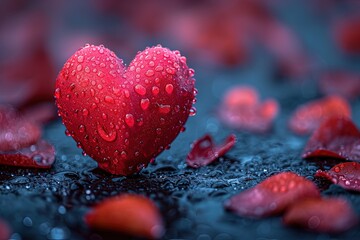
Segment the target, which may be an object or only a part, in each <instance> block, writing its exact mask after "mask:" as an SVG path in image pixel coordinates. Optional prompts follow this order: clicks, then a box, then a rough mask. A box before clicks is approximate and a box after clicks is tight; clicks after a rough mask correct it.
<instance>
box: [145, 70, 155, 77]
mask: <svg viewBox="0 0 360 240" xmlns="http://www.w3.org/2000/svg"><path fill="white" fill-rule="evenodd" d="M154 74H155V72H154V71H153V70H151V69H150V70H147V71H146V73H145V75H146V76H148V77H152V76H154Z"/></svg>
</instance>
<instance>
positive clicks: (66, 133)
mask: <svg viewBox="0 0 360 240" xmlns="http://www.w3.org/2000/svg"><path fill="white" fill-rule="evenodd" d="M65 135H66V136H68V137H70V136H71V133H70V131H69V130H67V129H66V130H65Z"/></svg>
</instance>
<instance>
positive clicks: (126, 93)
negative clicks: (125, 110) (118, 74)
mask: <svg viewBox="0 0 360 240" xmlns="http://www.w3.org/2000/svg"><path fill="white" fill-rule="evenodd" d="M124 95H125V97H126V98H129V97H130V93H129V91H128V90H126V89H125V90H124Z"/></svg>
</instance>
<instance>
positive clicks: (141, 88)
mask: <svg viewBox="0 0 360 240" xmlns="http://www.w3.org/2000/svg"><path fill="white" fill-rule="evenodd" d="M135 92H136V93H137V94H139V95H142V96H143V95H145V94H146V88H145V87H144V86H142V85H140V84H137V85H136V86H135Z"/></svg>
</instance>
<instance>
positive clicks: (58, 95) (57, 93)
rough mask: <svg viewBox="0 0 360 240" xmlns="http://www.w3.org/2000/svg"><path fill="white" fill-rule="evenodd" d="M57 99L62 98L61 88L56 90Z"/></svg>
mask: <svg viewBox="0 0 360 240" xmlns="http://www.w3.org/2000/svg"><path fill="white" fill-rule="evenodd" d="M54 96H55V98H57V99H59V98H60V97H61V90H60V88H56V89H55V95H54Z"/></svg>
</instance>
